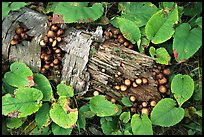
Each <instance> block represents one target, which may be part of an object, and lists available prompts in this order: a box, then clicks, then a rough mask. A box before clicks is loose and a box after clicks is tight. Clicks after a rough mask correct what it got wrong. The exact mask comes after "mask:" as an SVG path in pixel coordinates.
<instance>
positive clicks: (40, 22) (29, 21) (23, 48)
mask: <svg viewBox="0 0 204 137" xmlns="http://www.w3.org/2000/svg"><path fill="white" fill-rule="evenodd" d="M48 24H49V22H48V19H47V16H46V15H44V14H42V13H39V12H37V11H34V10H31V9H29V8H26V7H23V8H21V9H20V10H18V11H15V12H10V13H9V15H8V16H7V17H6V18H4V19H3V22H2V56H3V57H4V58H6V59H9V61H11V62H12V61H22V62H24V63H26V64H27V65H28V66H29V67H30V68H31V69H32V70H33V71H34V72H39V71H40V68H41V60H40V53H41V47H40V46H39V42H40V39H41V38H42V37H43V36H44V35H45V34H46V33H47V31H48V28H49V26H48ZM19 26H23V27H25V28H27V29H28V30H29V31H28V32H27V34H28V35H29V36H34V38H33V39H32V41H31V42H29V41H23V42H22V43H21V44H17V45H16V46H11V45H10V41H11V40H12V38H13V36H14V35H15V29H16V28H17V27H19Z"/></svg>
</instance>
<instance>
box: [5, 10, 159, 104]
mask: <svg viewBox="0 0 204 137" xmlns="http://www.w3.org/2000/svg"><path fill="white" fill-rule="evenodd" d="M18 26H23V27H26V28H27V29H28V30H29V31H28V32H27V34H28V35H30V36H34V38H33V39H32V41H31V42H29V41H23V43H22V44H18V45H16V46H11V45H10V44H9V43H10V41H11V39H12V37H13V36H14V33H15V28H16V27H18ZM62 28H63V29H65V33H64V34H63V36H62V37H63V42H62V43H60V44H59V47H60V48H61V49H62V50H63V51H65V56H64V58H63V60H62V65H63V68H62V75H61V80H64V81H66V82H67V84H70V85H72V86H73V87H74V88H75V90H76V92H77V93H79V95H81V96H82V95H84V94H85V93H87V92H93V91H95V90H97V91H99V92H101V93H102V94H105V95H109V96H111V97H113V98H115V99H116V100H117V101H118V102H120V103H121V98H122V97H129V96H130V95H134V96H135V97H136V98H137V100H139V101H148V100H155V101H157V102H158V101H159V100H160V99H161V96H160V93H159V92H158V90H157V84H156V81H155V80H154V76H153V68H154V66H155V64H154V59H153V58H151V57H149V56H146V55H144V54H140V53H138V52H136V51H133V50H130V49H128V48H125V47H121V46H119V44H117V43H116V42H114V41H111V40H106V41H103V40H104V39H102V33H103V31H102V27H98V28H97V30H96V31H95V32H88V31H83V30H76V29H74V28H68V27H67V26H66V25H65V24H62ZM48 29H49V22H48V19H47V16H46V15H43V14H41V13H38V12H36V11H34V10H31V9H28V8H21V9H20V10H19V11H16V12H11V13H10V14H9V16H8V17H7V18H5V19H4V20H3V24H2V43H3V45H2V46H3V48H2V56H3V57H4V58H6V59H9V61H11V62H13V61H22V62H24V63H26V64H27V65H28V66H29V67H30V68H31V69H32V70H33V71H34V72H39V71H40V68H41V60H40V54H41V47H40V46H39V42H40V40H41V39H42V38H43V37H44V36H45V35H46V33H47V31H48ZM94 41H97V42H99V43H100V46H99V48H96V47H95V45H94V44H93V43H94ZM93 49H94V50H93ZM93 51H94V52H93ZM102 69H105V72H102V71H101V70H102ZM117 72H120V73H121V74H122V75H121V76H119V77H117V78H116V77H115V74H117ZM140 77H146V78H147V79H148V84H147V85H142V86H138V87H136V88H133V87H130V88H128V90H127V91H125V92H121V91H120V90H116V89H114V86H115V85H120V84H123V82H124V80H125V79H130V80H132V81H133V80H134V79H136V78H140Z"/></svg>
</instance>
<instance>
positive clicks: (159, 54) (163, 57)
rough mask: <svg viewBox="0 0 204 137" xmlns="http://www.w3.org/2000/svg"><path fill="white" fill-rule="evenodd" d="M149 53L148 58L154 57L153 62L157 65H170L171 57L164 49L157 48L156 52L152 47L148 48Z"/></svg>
mask: <svg viewBox="0 0 204 137" xmlns="http://www.w3.org/2000/svg"><path fill="white" fill-rule="evenodd" d="M149 53H150V56H151V57H153V58H155V56H156V59H155V61H156V62H157V63H159V64H165V65H168V64H169V63H170V60H171V56H170V55H169V53H168V52H167V51H166V49H165V48H163V47H160V48H158V49H156V50H155V48H154V47H150V48H149Z"/></svg>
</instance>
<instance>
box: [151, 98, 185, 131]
mask: <svg viewBox="0 0 204 137" xmlns="http://www.w3.org/2000/svg"><path fill="white" fill-rule="evenodd" d="M175 106H176V101H175V100H173V99H171V98H165V99H162V100H160V101H159V102H158V103H157V105H156V106H155V107H154V108H153V110H152V112H151V121H152V124H153V125H159V126H162V127H170V126H173V125H176V124H177V123H179V122H180V121H181V120H182V119H183V118H184V109H183V108H181V107H179V108H177V107H175Z"/></svg>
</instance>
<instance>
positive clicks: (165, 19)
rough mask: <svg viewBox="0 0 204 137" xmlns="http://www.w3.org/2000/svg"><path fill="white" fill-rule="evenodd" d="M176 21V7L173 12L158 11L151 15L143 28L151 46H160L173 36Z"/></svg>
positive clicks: (167, 10)
mask: <svg viewBox="0 0 204 137" xmlns="http://www.w3.org/2000/svg"><path fill="white" fill-rule="evenodd" d="M177 21H178V9H177V5H175V8H174V9H173V11H170V10H169V9H165V11H164V10H160V11H158V12H157V13H155V14H153V15H152V16H151V18H150V19H149V21H148V22H147V25H146V26H145V33H146V36H147V38H148V39H149V40H151V42H152V43H153V44H160V43H163V42H165V41H167V40H169V39H170V38H171V37H172V35H173V34H174V32H175V30H174V28H173V26H174V24H175V23H176V22H177Z"/></svg>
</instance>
